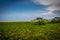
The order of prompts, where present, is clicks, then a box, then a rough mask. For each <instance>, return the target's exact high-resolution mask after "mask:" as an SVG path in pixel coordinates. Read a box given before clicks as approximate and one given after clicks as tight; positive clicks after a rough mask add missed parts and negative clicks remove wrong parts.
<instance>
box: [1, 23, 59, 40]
mask: <svg viewBox="0 0 60 40" xmlns="http://www.w3.org/2000/svg"><path fill="white" fill-rule="evenodd" d="M0 40H60V23H55V24H46V25H34V22H0Z"/></svg>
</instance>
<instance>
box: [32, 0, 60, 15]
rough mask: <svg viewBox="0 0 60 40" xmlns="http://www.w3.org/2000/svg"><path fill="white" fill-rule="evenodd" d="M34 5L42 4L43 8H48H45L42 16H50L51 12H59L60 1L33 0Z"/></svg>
mask: <svg viewBox="0 0 60 40" xmlns="http://www.w3.org/2000/svg"><path fill="white" fill-rule="evenodd" d="M33 2H34V3H36V4H42V5H45V6H48V7H47V8H46V11H48V12H46V13H43V15H52V14H53V11H55V10H60V0H33Z"/></svg>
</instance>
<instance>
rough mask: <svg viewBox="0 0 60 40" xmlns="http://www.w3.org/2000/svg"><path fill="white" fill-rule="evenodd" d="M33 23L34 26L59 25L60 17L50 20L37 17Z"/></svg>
mask: <svg viewBox="0 0 60 40" xmlns="http://www.w3.org/2000/svg"><path fill="white" fill-rule="evenodd" d="M34 21H35V24H39V25H43V24H49V23H60V17H55V18H53V19H51V20H48V19H44V18H40V17H37V18H36V19H35V20H34Z"/></svg>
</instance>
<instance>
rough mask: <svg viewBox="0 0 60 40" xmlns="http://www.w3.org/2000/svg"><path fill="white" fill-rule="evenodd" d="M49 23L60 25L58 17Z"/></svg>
mask: <svg viewBox="0 0 60 40" xmlns="http://www.w3.org/2000/svg"><path fill="white" fill-rule="evenodd" d="M51 23H60V17H55V18H53V19H52V20H51Z"/></svg>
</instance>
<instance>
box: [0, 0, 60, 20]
mask: <svg viewBox="0 0 60 40" xmlns="http://www.w3.org/2000/svg"><path fill="white" fill-rule="evenodd" d="M37 17H42V18H45V19H52V18H54V17H60V0H0V21H15V20H33V19H35V18H37Z"/></svg>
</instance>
